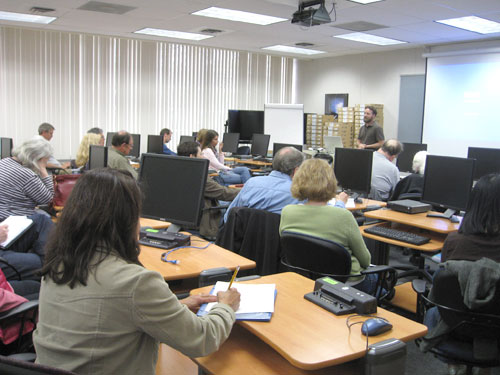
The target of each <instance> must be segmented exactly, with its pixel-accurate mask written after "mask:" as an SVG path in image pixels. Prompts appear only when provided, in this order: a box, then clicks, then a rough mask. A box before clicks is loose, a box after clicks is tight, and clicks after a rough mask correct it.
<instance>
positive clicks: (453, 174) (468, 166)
mask: <svg viewBox="0 0 500 375" xmlns="http://www.w3.org/2000/svg"><path fill="white" fill-rule="evenodd" d="M474 162H475V161H474V159H466V158H455V157H451V156H437V155H427V160H426V162H425V174H424V190H423V192H422V202H425V203H430V204H432V205H433V206H436V207H441V208H446V209H447V210H446V211H445V213H444V214H442V215H441V214H439V215H435V214H428V215H427V216H433V217H444V218H447V219H450V220H451V221H452V222H458V220H457V219H456V217H454V214H455V213H456V211H465V210H466V209H467V204H468V202H469V195H470V192H471V189H472V182H473V172H474Z"/></svg>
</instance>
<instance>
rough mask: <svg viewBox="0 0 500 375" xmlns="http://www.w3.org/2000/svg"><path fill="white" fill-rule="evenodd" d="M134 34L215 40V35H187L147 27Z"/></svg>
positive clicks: (181, 32)
mask: <svg viewBox="0 0 500 375" xmlns="http://www.w3.org/2000/svg"><path fill="white" fill-rule="evenodd" d="M134 33H136V34H146V35H156V36H163V37H165V38H175V39H188V40H203V39H208V38H213V35H204V34H196V33H185V32H183V31H172V30H163V29H152V28H150V27H146V28H145V29H142V30H137V31H134Z"/></svg>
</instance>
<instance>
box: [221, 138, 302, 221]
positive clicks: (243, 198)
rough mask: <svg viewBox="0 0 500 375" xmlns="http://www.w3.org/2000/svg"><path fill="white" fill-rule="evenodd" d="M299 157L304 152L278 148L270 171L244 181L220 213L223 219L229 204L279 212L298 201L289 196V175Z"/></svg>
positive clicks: (295, 166) (298, 163)
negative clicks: (264, 174)
mask: <svg viewBox="0 0 500 375" xmlns="http://www.w3.org/2000/svg"><path fill="white" fill-rule="evenodd" d="M303 161H304V154H303V153H302V152H300V151H299V150H297V149H296V148H294V147H284V148H282V149H281V150H279V151H278V153H277V154H276V155H275V156H274V159H273V171H272V172H271V173H270V174H269V175H268V176H261V177H253V178H251V179H250V180H248V181H247V182H246V183H245V185H244V186H243V189H241V191H240V193H239V194H238V195H237V196H236V198H235V199H234V200H233V201H232V203H231V205H230V206H229V208H228V210H227V212H226V214H225V215H224V221H227V218H228V215H229V211H230V210H231V208H233V207H248V208H257V209H259V210H266V211H269V212H273V213H275V214H281V210H282V208H283V207H285V206H286V205H288V204H296V203H299V201H298V200H297V199H295V198H293V197H292V193H291V192H290V187H291V186H292V178H293V175H294V174H295V171H296V170H297V168H298V167H300V165H301V164H302V162H303Z"/></svg>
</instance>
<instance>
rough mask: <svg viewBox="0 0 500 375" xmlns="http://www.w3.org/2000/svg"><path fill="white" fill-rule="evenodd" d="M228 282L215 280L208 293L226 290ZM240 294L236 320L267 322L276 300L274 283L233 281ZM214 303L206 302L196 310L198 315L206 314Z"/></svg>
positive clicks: (213, 293) (214, 293) (215, 293)
mask: <svg viewBox="0 0 500 375" xmlns="http://www.w3.org/2000/svg"><path fill="white" fill-rule="evenodd" d="M228 285H229V283H228V282H226V281H217V283H216V284H215V285H214V287H213V288H212V290H211V291H210V294H212V295H217V292H220V291H225V290H227V287H228ZM232 287H233V288H236V289H237V290H238V292H240V294H241V301H240V308H239V309H238V311H236V320H253V321H263V322H268V321H270V320H271V316H272V315H273V312H274V301H275V300H276V293H277V291H276V284H247V283H245V284H239V283H233V286H232ZM215 304H216V303H215V302H213V303H207V304H204V305H202V306H201V308H200V310H198V316H203V315H206V314H207V313H208V312H209V311H210V309H211V308H212V307H213V306H214V305H215Z"/></svg>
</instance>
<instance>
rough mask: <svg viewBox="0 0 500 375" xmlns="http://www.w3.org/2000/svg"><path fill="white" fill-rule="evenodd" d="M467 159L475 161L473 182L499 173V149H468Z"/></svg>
mask: <svg viewBox="0 0 500 375" xmlns="http://www.w3.org/2000/svg"><path fill="white" fill-rule="evenodd" d="M467 157H468V158H469V159H475V160H476V162H475V164H474V180H479V179H480V178H481V177H482V176H484V175H486V174H490V173H498V172H500V148H483V147H469V150H468V152H467Z"/></svg>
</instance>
